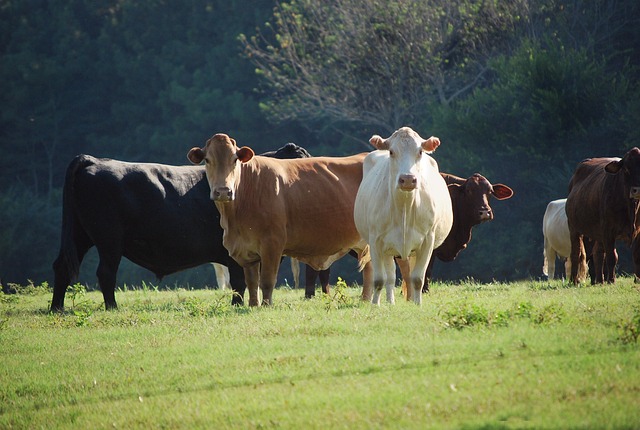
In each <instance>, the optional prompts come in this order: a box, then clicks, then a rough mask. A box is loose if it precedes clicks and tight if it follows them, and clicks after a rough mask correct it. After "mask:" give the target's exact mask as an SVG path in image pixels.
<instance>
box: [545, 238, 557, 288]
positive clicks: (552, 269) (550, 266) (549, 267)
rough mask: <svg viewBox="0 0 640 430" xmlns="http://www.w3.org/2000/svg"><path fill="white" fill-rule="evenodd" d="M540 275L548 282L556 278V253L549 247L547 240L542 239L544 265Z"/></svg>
mask: <svg viewBox="0 0 640 430" xmlns="http://www.w3.org/2000/svg"><path fill="white" fill-rule="evenodd" d="M542 273H543V274H544V275H547V278H548V279H549V280H552V279H554V278H555V277H556V251H555V249H553V248H552V247H551V245H550V244H549V242H548V241H547V238H546V237H545V238H544V263H543V265H542Z"/></svg>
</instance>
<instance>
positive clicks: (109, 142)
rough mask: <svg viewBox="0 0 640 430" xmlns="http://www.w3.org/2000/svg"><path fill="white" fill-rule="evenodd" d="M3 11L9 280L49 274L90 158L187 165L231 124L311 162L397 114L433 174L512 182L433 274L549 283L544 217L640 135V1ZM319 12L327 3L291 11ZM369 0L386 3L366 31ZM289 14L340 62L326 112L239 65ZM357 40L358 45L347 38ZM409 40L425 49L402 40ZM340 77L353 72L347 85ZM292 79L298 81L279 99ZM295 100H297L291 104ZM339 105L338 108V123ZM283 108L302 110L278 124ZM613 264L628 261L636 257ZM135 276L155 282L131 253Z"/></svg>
mask: <svg viewBox="0 0 640 430" xmlns="http://www.w3.org/2000/svg"><path fill="white" fill-rule="evenodd" d="M0 4H1V5H0V24H1V25H0V56H1V58H0V104H1V106H2V109H0V153H1V154H2V156H1V157H0V207H1V208H2V209H1V212H0V280H1V281H3V283H4V284H5V285H6V284H7V283H10V282H18V283H24V282H25V281H26V279H28V278H30V279H34V280H35V281H36V282H38V283H40V282H42V281H44V280H49V281H52V272H51V263H52V262H53V260H54V258H55V256H56V253H57V250H58V241H59V236H60V213H61V210H60V205H61V187H62V182H63V180H64V171H65V168H66V166H67V164H68V162H69V161H70V160H71V158H72V157H73V156H75V155H76V154H78V153H90V154H92V155H95V156H102V157H112V158H120V159H124V160H129V161H149V162H165V163H171V164H185V163H187V161H186V158H185V155H186V151H187V150H188V149H189V148H190V147H192V146H196V145H201V144H202V143H203V142H204V141H205V140H206V139H207V138H208V137H210V136H211V135H212V134H213V133H216V132H226V133H228V134H230V135H232V136H233V137H235V138H236V139H237V140H238V142H239V143H241V144H243V145H249V146H252V147H253V148H254V149H255V150H256V151H257V152H261V151H265V150H269V149H275V148H277V147H280V146H282V145H283V144H284V143H286V142H289V141H294V142H296V143H298V144H301V145H303V146H305V147H306V148H307V149H308V150H309V151H310V152H311V153H312V154H313V155H345V154H350V153H356V152H361V151H363V150H368V149H369V146H368V144H367V140H368V139H369V137H370V136H371V135H372V134H385V133H387V132H388V131H389V127H390V125H389V124H391V125H393V126H395V125H396V124H400V125H410V126H412V127H413V128H415V129H416V130H417V131H419V132H420V133H421V134H423V135H427V136H428V135H437V136H439V137H440V138H441V139H442V142H443V144H442V146H441V147H440V148H439V149H438V151H437V152H436V154H435V157H436V159H437V160H438V162H439V164H440V167H441V170H443V171H446V172H450V173H454V174H457V175H460V176H469V175H471V174H472V173H474V172H480V173H482V174H483V175H485V176H486V177H487V178H489V179H490V180H491V181H492V182H494V183H498V182H501V183H505V184H507V185H509V186H510V187H512V188H513V189H514V191H515V195H514V197H513V198H512V199H510V200H507V201H504V202H496V201H493V203H492V206H493V208H494V211H495V220H494V221H492V222H491V223H487V224H485V225H481V226H478V227H476V228H475V229H474V232H473V240H472V242H471V244H470V246H469V248H468V249H467V250H465V251H464V252H462V253H461V254H460V256H459V258H458V259H457V260H456V261H455V262H453V263H448V264H443V263H436V266H435V273H434V274H435V276H436V278H446V279H463V278H466V277H473V278H475V279H477V280H480V281H491V280H492V279H498V280H512V279H521V278H529V277H534V278H535V277H538V276H539V275H540V274H541V266H542V234H541V218H542V215H543V213H544V209H545V206H546V204H547V202H549V201H550V200H553V199H557V198H561V197H565V196H566V192H567V184H568V181H569V178H570V176H571V173H572V171H573V169H574V167H575V165H576V163H577V162H579V161H580V160H582V159H583V158H587V157H593V156H621V155H622V154H623V153H624V152H625V151H626V150H628V149H629V148H630V147H632V146H635V145H639V142H640V131H638V127H637V124H638V123H639V122H640V88H639V87H638V84H637V83H638V82H639V80H638V77H639V76H638V75H639V72H638V70H639V69H638V67H639V66H640V55H639V54H638V49H637V47H638V46H640V25H639V23H640V5H639V3H638V2H637V1H611V0H595V1H587V0H584V1H581V0H578V1H572V2H566V1H556V0H529V1H518V2H510V3H508V4H507V2H473V1H462V0H460V1H456V2H437V1H435V0H432V1H430V2H427V3H424V4H419V5H418V4H417V3H411V4H410V3H408V2H404V1H397V2H391V3H389V2H386V3H385V2H378V1H374V0H371V1H369V2H367V3H363V2H351V3H350V2H349V1H346V0H345V1H344V2H340V3H339V4H340V5H342V6H344V7H343V9H340V8H337V5H338V3H337V2H325V3H322V4H320V3H317V2H316V3H314V2H306V1H305V2H296V4H294V5H293V6H291V7H289V6H287V5H282V7H280V8H278V9H275V12H276V16H275V18H274V7H275V6H276V2H275V1H273V0H252V1H238V0H230V1H221V0H188V1H186V2H180V3H179V4H178V3H175V4H173V3H166V2H159V1H156V0H140V1H127V2H122V1H115V0H100V1H89V0H70V1H65V2H61V1H49V2H46V1H30V2H10V1H3V2H0ZM316 4H318V5H320V6H318V7H320V8H325V9H326V12H327V13H323V14H320V15H318V16H312V17H303V16H301V15H299V14H298V15H296V14H295V13H292V11H293V12H295V11H296V10H297V9H296V8H298V9H300V10H306V9H305V8H307V9H308V10H314V9H313V7H314V5H316ZM367 4H371V5H373V6H376V7H377V9H375V8H374V9H372V10H373V12H374V13H373V14H372V19H371V20H369V21H367V22H366V23H363V20H362V16H363V13H364V12H362V13H360V12H359V11H360V10H364V11H365V12H366V7H365V6H366V5H367ZM347 6H349V7H350V8H349V9H347V8H346V7H347ZM363 7H365V9H362V8H363ZM525 10H526V11H527V13H526V14H521V13H520V12H518V11H525ZM341 11H342V12H341ZM329 12H330V13H329ZM370 12H371V11H369V12H367V13H370ZM341 13H342V15H341ZM385 13H387V14H388V13H392V15H393V17H392V18H393V19H383V18H384V16H385ZM428 14H431V15H428ZM287 17H294V18H296V19H297V22H298V23H302V24H304V23H307V24H308V25H307V27H304V25H302V26H300V27H295V28H294V27H291V28H292V30H295V31H293V32H294V33H295V32H296V31H298V30H300V33H299V34H300V35H301V36H303V37H306V36H308V37H310V38H309V39H307V40H299V41H298V42H299V43H297V44H296V45H295V46H294V51H295V50H297V51H296V52H298V53H299V54H300V55H301V56H303V55H304V60H305V63H304V64H307V65H308V66H309V70H312V71H314V72H315V71H318V70H328V71H330V73H319V74H318V75H317V76H319V77H320V78H323V79H324V80H322V82H323V84H322V85H318V86H317V87H314V88H315V89H316V90H317V91H318V92H319V93H316V94H314V95H313V97H315V100H325V101H326V102H327V103H328V102H329V101H330V102H331V103H328V104H325V105H322V106H320V105H317V106H316V105H313V103H310V100H309V99H305V98H304V97H308V96H309V95H308V94H307V95H306V96H305V94H304V92H303V91H302V88H299V90H300V91H299V92H297V93H296V92H295V90H296V88H298V87H299V86H297V85H296V84H295V81H291V80H289V81H287V82H285V81H280V82H281V83H282V85H283V87H281V88H277V87H269V85H268V81H267V80H265V79H263V76H261V75H259V74H256V73H255V69H256V65H255V64H253V63H252V61H251V58H247V56H246V54H247V52H246V50H245V49H246V45H243V44H242V43H241V40H240V39H241V37H240V35H246V39H244V40H245V41H246V40H250V39H251V36H252V35H255V34H257V31H258V29H260V32H262V35H264V36H265V37H266V38H267V39H268V40H267V42H268V43H271V44H272V45H273V46H276V47H280V48H282V43H284V42H283V40H282V39H280V40H278V38H277V35H276V32H277V27H278V25H277V24H278V20H283V19H285V18H287ZM327 17H331V21H330V22H329V21H327V19H328V18H327ZM304 18H306V19H304ZM266 22H270V23H271V26H267V25H265V23H266ZM347 24H349V25H347ZM352 24H353V25H352ZM365 24H366V25H365ZM403 24H405V25H404V26H403ZM426 24H429V26H428V28H427V26H426ZM363 25H365V26H364V27H363ZM363 28H364V31H361V32H358V30H359V29H363ZM269 29H270V30H269ZM305 32H307V34H305ZM345 34H347V35H349V40H344V37H343V40H341V39H340V37H341V35H345ZM314 35H315V36H319V35H320V36H321V37H322V38H321V39H319V38H318V37H316V38H313V36H314ZM434 35H435V36H438V37H440V38H439V39H437V40H436V39H433V38H430V37H431V36H434ZM435 36H434V37H435ZM398 37H400V39H398ZM402 37H405V38H408V37H412V38H413V39H411V40H415V41H416V43H417V42H419V43H420V44H419V45H417V44H414V45H412V48H411V49H409V44H408V43H407V41H406V40H404V39H402ZM407 40H409V39H407ZM276 42H277V43H276ZM309 42H311V43H309ZM385 44H386V45H385ZM336 46H340V47H343V48H342V50H340V51H339V52H337V51H336V50H335V49H333V50H332V47H336ZM303 49H306V50H303ZM294 51H292V52H294ZM332 52H333V53H332ZM405 54H407V55H408V54H411V56H407V55H405ZM418 54H420V55H422V57H421V56H420V55H418ZM267 60H268V59H265V61H267ZM309 61H310V62H309ZM314 62H315V63H316V64H314ZM322 62H325V64H324V65H325V66H327V67H326V68H324V69H323V68H322V67H320V66H321V65H322V64H321V63H322ZM332 62H333V63H332ZM276 63H277V62H276ZM387 63H388V64H387ZM271 64H275V63H271ZM277 64H281V63H277ZM418 65H419V67H418ZM316 66H317V67H316ZM388 70H393V71H394V73H392V74H391V75H389V74H388V73H387V74H386V75H385V71H388ZM263 71H264V70H263ZM395 71H397V73H396V72H395ZM345 72H348V77H349V79H348V80H345V79H342V78H340V76H343V73H345ZM282 73H283V75H284V76H287V74H289V76H290V77H291V79H293V77H294V76H295V74H294V70H289V69H287V70H283V71H282ZM402 73H406V74H405V75H402ZM402 76H407V77H411V79H409V78H405V79H402ZM421 76H422V77H429V79H421V78H420V77H421ZM276 81H277V80H276ZM292 82H293V85H291V84H292ZM301 82H302V81H301ZM390 83H393V85H391V84H390ZM285 84H287V85H288V86H286V89H287V91H290V90H293V91H294V92H293V93H289V92H287V93H286V94H285V93H283V92H282V91H281V90H282V88H284V87H285ZM341 85H342V87H341ZM340 88H346V89H347V90H348V92H347V91H342V90H340ZM398 93H400V94H402V97H403V98H402V99H401V100H400V101H399V100H398V99H396V98H394V96H393V94H398ZM283 95H285V96H286V97H283ZM312 99H313V98H312ZM283 100H288V102H291V103H293V104H292V105H282V106H279V105H278V103H279V102H281V101H283ZM336 101H337V102H336ZM347 101H348V103H347ZM298 102H299V103H300V104H297V103H298ZM303 102H304V103H303ZM303 105H304V106H306V107H309V106H316V107H314V108H312V109H300V108H301V106H303ZM329 107H330V108H331V109H335V110H334V111H333V112H346V114H339V115H337V116H336V115H333V117H331V115H329V114H330V113H331V112H329V111H327V109H329ZM265 109H266V111H265ZM376 109H378V111H376ZM276 110H286V111H287V112H296V111H298V112H303V111H304V115H302V114H300V116H298V117H296V115H293V116H291V118H289V119H288V121H287V122H284V123H277V124H272V123H269V122H268V118H271V117H272V116H271V115H273V112H274V111H276ZM329 117H331V118H329ZM367 118H369V120H368V121H367ZM372 118H378V119H379V118H387V119H388V120H386V121H382V122H380V121H378V122H376V121H374V120H372ZM383 123H384V124H386V125H381V124H383ZM622 254H623V257H624V252H623V253H622ZM88 258H89V260H90V261H89V262H88V264H85V265H83V268H82V271H81V276H80V278H81V279H80V281H81V282H83V283H88V284H89V285H93V284H94V283H95V276H94V272H95V267H96V265H95V260H96V258H95V255H93V254H90V255H89V257H88ZM347 260H349V257H347V258H346V259H345V260H344V261H341V262H340V263H338V264H337V265H336V266H335V271H334V272H333V276H334V279H335V277H336V276H338V275H339V276H341V277H343V278H345V279H348V280H349V281H350V282H351V281H353V280H357V281H360V280H361V278H360V275H359V274H357V273H356V272H355V265H354V264H352V263H353V262H352V261H347ZM85 266H86V267H85ZM621 268H622V270H623V271H626V272H631V268H630V267H628V262H625V260H624V258H623V262H622V265H621ZM212 277H213V271H211V270H210V268H202V267H201V268H198V269H196V270H191V271H188V272H185V273H183V274H179V275H174V276H172V277H168V278H167V279H165V280H164V281H165V284H166V283H168V284H169V285H173V284H174V283H185V282H188V283H190V284H192V285H193V286H197V287H200V286H202V285H205V284H208V283H211V278H212ZM287 277H288V274H287ZM123 281H124V282H128V283H135V284H138V283H140V282H141V281H154V282H155V280H154V279H153V276H152V275H151V274H149V273H148V272H146V271H143V270H141V269H139V268H137V267H135V266H133V265H132V264H130V263H128V262H126V261H123V266H122V270H121V271H120V273H119V284H120V285H121V284H122V282H123ZM336 298H339V296H337V297H336ZM336 303H337V302H332V303H331V304H332V306H334V305H336Z"/></svg>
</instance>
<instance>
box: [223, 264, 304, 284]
mask: <svg viewBox="0 0 640 430" xmlns="http://www.w3.org/2000/svg"><path fill="white" fill-rule="evenodd" d="M213 269H214V270H215V272H216V282H217V283H218V288H220V289H221V290H224V289H227V288H230V286H231V284H230V283H229V282H230V281H229V279H230V278H229V269H227V266H225V265H223V264H220V263H213ZM291 273H292V275H293V285H294V288H295V289H298V288H300V262H299V261H298V260H296V259H295V258H292V259H291Z"/></svg>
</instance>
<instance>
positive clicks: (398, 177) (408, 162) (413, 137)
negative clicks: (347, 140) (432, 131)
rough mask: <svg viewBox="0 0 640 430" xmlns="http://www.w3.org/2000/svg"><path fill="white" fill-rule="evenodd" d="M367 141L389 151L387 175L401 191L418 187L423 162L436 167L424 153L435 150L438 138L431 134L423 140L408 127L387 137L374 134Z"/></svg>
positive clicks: (433, 161) (409, 190)
mask: <svg viewBox="0 0 640 430" xmlns="http://www.w3.org/2000/svg"><path fill="white" fill-rule="evenodd" d="M369 143H371V145H373V146H374V147H375V148H376V149H379V150H387V151H389V160H390V161H389V177H390V180H391V181H392V183H393V184H395V187H397V189H399V190H401V191H404V192H412V191H413V190H415V189H417V188H418V177H419V175H420V170H421V169H422V168H423V165H424V163H428V164H429V165H431V166H433V167H435V168H436V169H437V167H438V166H437V164H436V162H435V160H433V159H432V158H431V157H429V156H425V153H427V154H431V153H432V152H433V151H435V150H436V148H437V147H438V146H439V145H440V139H438V138H437V137H433V136H432V137H430V138H429V139H427V140H424V139H423V138H421V137H420V135H419V134H418V133H416V132H415V131H413V130H412V129H410V128H409V127H403V128H400V129H398V130H396V131H395V132H394V133H393V134H392V135H391V137H389V138H387V139H383V138H382V137H380V136H378V135H374V136H372V137H371V139H369Z"/></svg>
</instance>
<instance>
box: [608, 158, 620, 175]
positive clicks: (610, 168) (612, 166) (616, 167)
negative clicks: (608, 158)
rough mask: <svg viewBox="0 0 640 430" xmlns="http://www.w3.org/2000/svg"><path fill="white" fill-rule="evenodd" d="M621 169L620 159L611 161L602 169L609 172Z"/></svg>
mask: <svg viewBox="0 0 640 430" xmlns="http://www.w3.org/2000/svg"><path fill="white" fill-rule="evenodd" d="M620 169H622V160H619V161H612V162H611V163H609V164H607V165H606V166H604V171H605V172H607V173H611V174H614V175H615V174H616V173H618V172H619V171H620Z"/></svg>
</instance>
